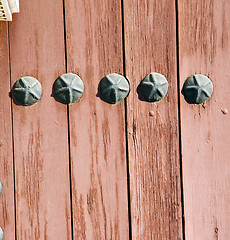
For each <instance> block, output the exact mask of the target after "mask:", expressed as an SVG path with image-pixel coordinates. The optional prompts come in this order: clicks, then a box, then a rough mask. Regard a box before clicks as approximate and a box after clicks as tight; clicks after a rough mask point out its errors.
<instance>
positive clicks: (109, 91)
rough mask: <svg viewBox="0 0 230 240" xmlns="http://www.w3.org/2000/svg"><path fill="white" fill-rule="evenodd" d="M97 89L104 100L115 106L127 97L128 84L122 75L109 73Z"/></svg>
mask: <svg viewBox="0 0 230 240" xmlns="http://www.w3.org/2000/svg"><path fill="white" fill-rule="evenodd" d="M99 89H100V93H101V95H102V98H103V99H104V100H106V101H107V102H109V103H112V104H115V103H118V102H120V101H121V100H123V99H124V98H125V97H127V95H128V93H129V83H128V81H127V79H126V78H125V77H123V76H122V75H120V74H117V73H111V74H109V75H107V76H105V77H104V78H103V79H102V80H101V82H100V84H99Z"/></svg>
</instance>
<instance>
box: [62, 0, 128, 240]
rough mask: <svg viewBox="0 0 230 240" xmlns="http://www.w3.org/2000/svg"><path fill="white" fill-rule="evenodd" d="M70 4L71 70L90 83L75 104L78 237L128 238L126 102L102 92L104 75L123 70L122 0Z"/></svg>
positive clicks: (73, 146)
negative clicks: (115, 100) (105, 98)
mask: <svg viewBox="0 0 230 240" xmlns="http://www.w3.org/2000/svg"><path fill="white" fill-rule="evenodd" d="M65 2H66V5H65V9H66V14H65V15H66V29H67V52H68V55H67V62H68V72H75V73H77V74H79V75H80V77H81V78H82V79H83V81H84V85H85V92H84V95H83V98H82V99H81V100H80V101H79V102H77V103H75V104H73V105H71V106H70V132H71V163H72V192H73V230H74V239H76V240H77V239H128V238H129V237H128V233H129V232H128V202H127V179H126V176H127V174H126V152H125V119H124V116H125V113H124V103H119V104H117V105H110V104H108V103H106V102H104V101H102V100H101V99H100V97H99V96H98V84H99V82H100V80H101V79H102V77H104V76H105V75H107V74H109V73H112V72H117V73H120V74H122V69H123V68H122V67H123V63H122V25H121V5H120V1H115V0H89V1H78V2H76V1H74V0H66V1H65Z"/></svg>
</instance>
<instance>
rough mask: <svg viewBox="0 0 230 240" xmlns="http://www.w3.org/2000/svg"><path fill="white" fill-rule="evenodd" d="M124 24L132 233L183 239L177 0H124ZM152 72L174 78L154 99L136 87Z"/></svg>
mask: <svg viewBox="0 0 230 240" xmlns="http://www.w3.org/2000/svg"><path fill="white" fill-rule="evenodd" d="M124 23H125V49H126V52H125V55H126V76H127V77H128V79H129V80H130V83H131V92H130V96H129V97H128V100H127V103H128V140H129V163H130V188H131V218H132V238H133V239H181V235H182V221H181V192H180V191H181V190H180V164H179V137H178V105H177V73H176V20H175V2H174V1H170V0H163V1H157V0H153V1H141V0H127V1H124ZM150 72H159V73H161V74H163V75H165V76H166V77H167V78H168V81H169V91H168V94H167V96H166V97H165V98H164V99H163V100H162V101H160V102H158V103H155V104H152V103H148V102H145V101H143V97H142V96H141V95H140V94H139V91H138V89H137V87H138V85H139V83H140V81H141V80H142V79H143V77H145V75H147V74H148V73H150ZM138 97H139V98H140V99H138Z"/></svg>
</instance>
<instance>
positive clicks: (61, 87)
mask: <svg viewBox="0 0 230 240" xmlns="http://www.w3.org/2000/svg"><path fill="white" fill-rule="evenodd" d="M83 92H84V84H83V81H82V80H81V78H80V77H79V76H78V75H76V74H74V73H65V74H62V75H61V76H60V77H58V78H57V79H56V81H55V83H54V85H53V93H54V97H55V99H56V100H57V101H59V102H61V103H64V104H71V103H74V102H76V101H78V100H79V99H80V98H81V97H82V95H83Z"/></svg>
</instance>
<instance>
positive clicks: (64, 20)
mask: <svg viewBox="0 0 230 240" xmlns="http://www.w3.org/2000/svg"><path fill="white" fill-rule="evenodd" d="M63 24H64V44H65V72H66V73H67V71H68V70H67V69H68V67H67V39H66V17H65V0H63ZM69 112H70V111H69V105H67V124H68V153H69V184H70V211H71V213H70V214H71V238H72V239H74V235H73V193H72V164H71V147H70V115H69Z"/></svg>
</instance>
